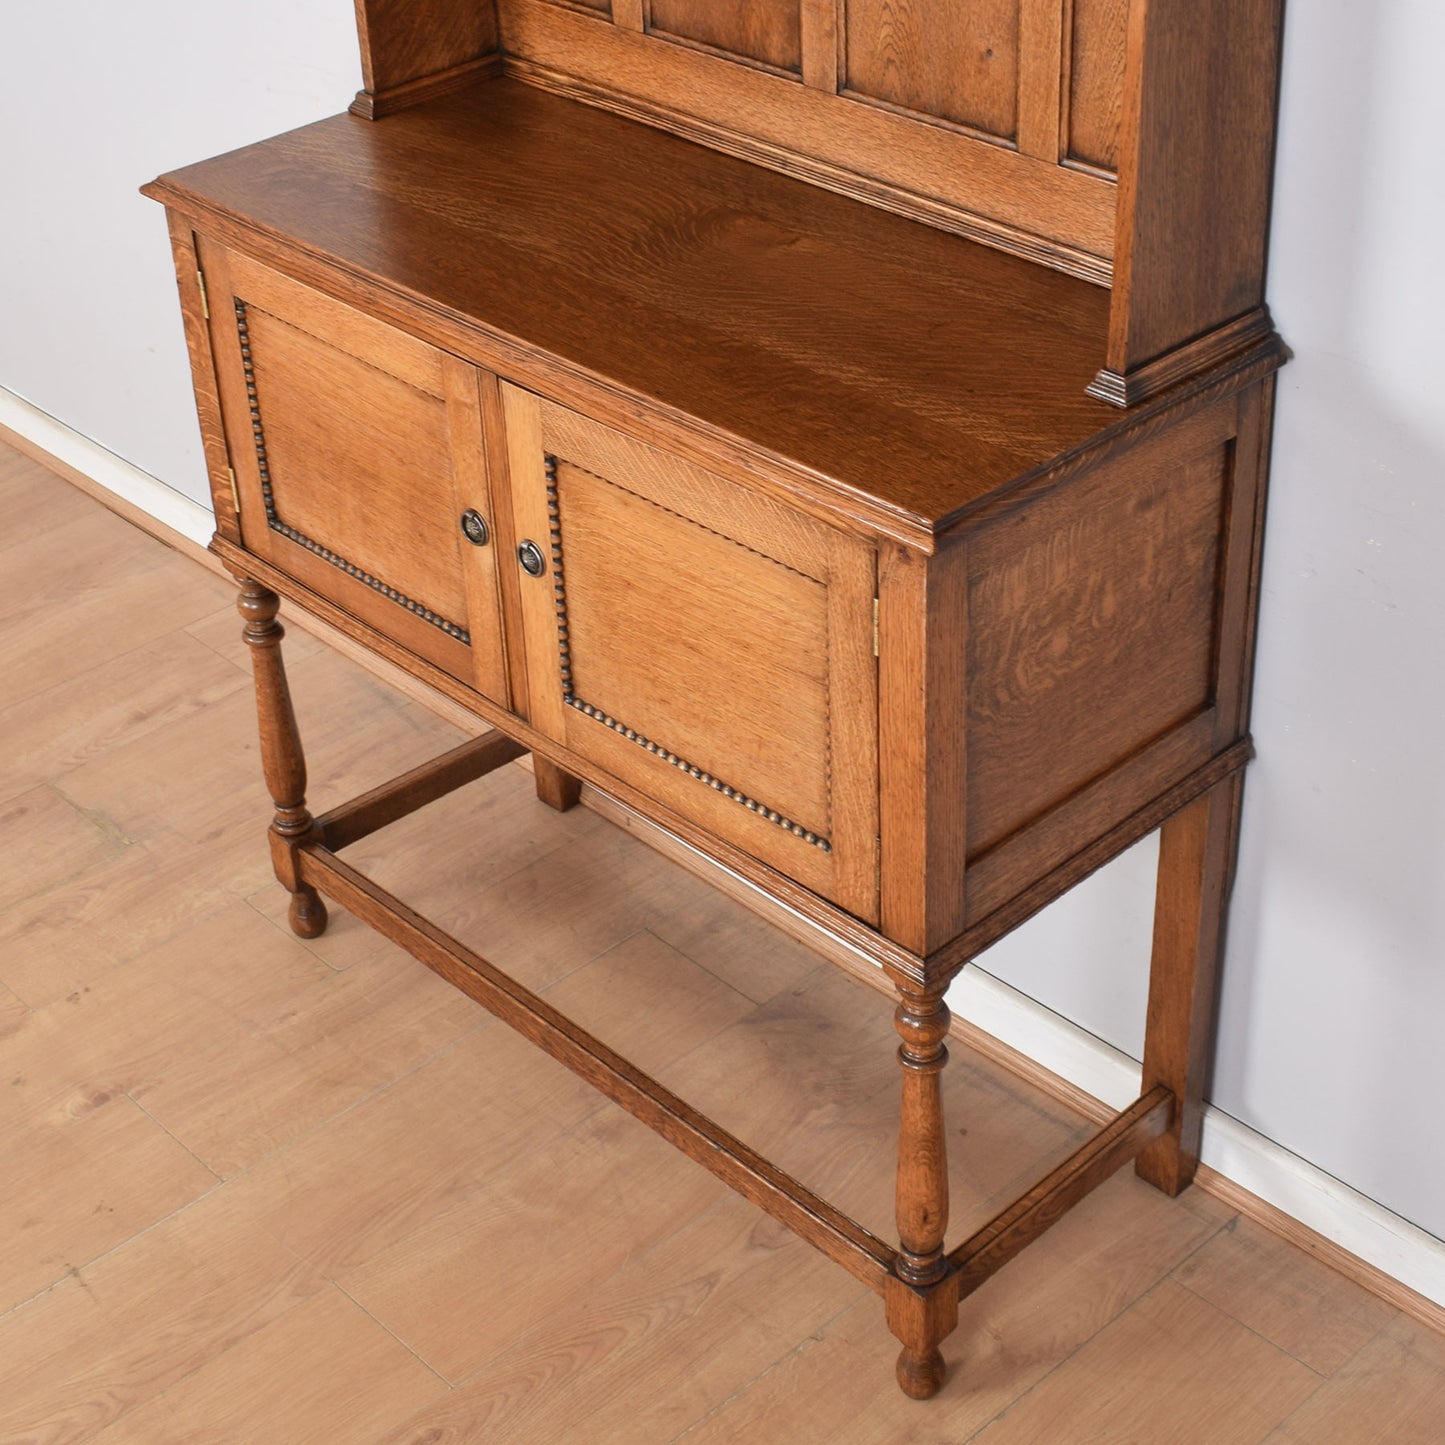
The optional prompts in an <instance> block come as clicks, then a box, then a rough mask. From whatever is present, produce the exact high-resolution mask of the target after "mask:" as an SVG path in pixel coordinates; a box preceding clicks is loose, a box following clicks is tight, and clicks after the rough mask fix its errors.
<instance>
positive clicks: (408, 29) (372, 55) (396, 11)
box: [356, 0, 497, 94]
mask: <svg viewBox="0 0 1445 1445" xmlns="http://www.w3.org/2000/svg"><path fill="white" fill-rule="evenodd" d="M356 26H357V31H358V33H359V34H360V37H361V72H362V76H363V78H364V80H365V83H366V89H367V90H368V91H370V92H372V93H373V94H375V93H377V92H381V91H386V90H391V89H393V88H394V87H396V86H399V85H405V84H406V83H407V82H408V81H413V80H419V79H421V78H422V77H424V76H429V75H435V74H437V73H438V72H439V71H444V70H450V69H452V68H453V67H454V66H458V65H464V64H466V62H467V61H469V60H476V59H477V58H478V57H480V56H483V55H489V54H491V53H492V52H493V51H494V50H496V48H497V7H496V0H466V3H464V4H458V3H456V0H356Z"/></svg>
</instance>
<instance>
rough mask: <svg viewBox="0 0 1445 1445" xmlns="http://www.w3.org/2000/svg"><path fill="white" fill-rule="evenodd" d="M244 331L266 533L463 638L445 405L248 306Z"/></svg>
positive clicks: (464, 602) (462, 597)
mask: <svg viewBox="0 0 1445 1445" xmlns="http://www.w3.org/2000/svg"><path fill="white" fill-rule="evenodd" d="M242 319H243V324H244V326H245V330H246V338H247V344H248V347H249V351H250V358H251V367H252V374H253V382H254V387H255V405H256V413H257V416H258V418H259V424H260V429H259V431H258V432H257V434H256V436H257V440H258V441H259V442H260V444H261V446H262V447H263V448H264V457H265V467H266V475H267V480H268V481H269V484H270V492H271V503H272V509H273V511H274V518H273V521H274V522H277V523H279V524H281V526H282V527H284V528H286V529H288V531H289V532H294V533H297V534H299V535H300V536H301V537H304V538H305V539H307V540H308V541H309V542H311V543H314V544H316V545H317V546H320V547H324V548H326V549H327V550H328V551H329V552H330V553H331V554H332V555H334V556H335V557H336V558H338V559H339V560H340V561H343V562H345V563H347V564H349V565H350V566H352V567H354V568H356V569H358V570H360V571H362V572H365V573H366V574H367V575H368V576H371V577H374V578H376V579H377V580H378V581H379V582H380V583H382V584H384V586H385V587H387V588H390V589H392V590H394V591H396V592H398V593H400V594H402V596H403V597H405V598H407V599H409V600H411V601H414V602H415V603H417V604H418V605H419V606H421V607H424V608H426V609H427V610H429V611H431V612H433V613H435V614H437V615H438V616H440V617H442V618H444V619H447V620H448V621H450V622H452V623H454V624H456V625H458V626H460V627H465V624H466V619H467V600H466V592H465V588H464V586H463V583H462V572H461V562H460V556H459V544H458V540H457V538H458V532H457V525H456V518H455V517H454V516H453V512H454V510H455V508H454V506H453V498H452V473H451V458H450V455H449V441H448V432H447V418H446V407H445V404H444V403H443V402H442V401H441V399H440V398H438V397H435V396H431V395H428V394H427V393H426V392H423V391H419V390H417V389H416V388H415V387H413V386H410V385H408V384H407V383H406V382H404V381H402V380H400V379H399V378H398V377H395V376H393V375H391V374H390V373H388V372H386V371H383V370H381V369H380V368H378V367H375V366H372V365H370V364H369V363H367V362H365V361H362V360H360V359H359V358H358V357H355V356H352V355H351V354H350V353H349V352H346V351H342V350H340V349H339V348H337V347H335V346H332V345H330V344H328V343H327V342H324V341H322V340H320V339H319V338H317V337H315V336H313V335H311V334H310V333H308V332H306V331H303V330H301V329H300V328H298V327H295V326H292V325H289V324H288V323H287V322H285V321H282V320H279V319H278V318H277V317H275V316H272V315H271V314H270V313H268V312H267V311H265V310H263V309H262V308H260V307H258V306H256V305H254V304H248V305H246V306H245V309H244V316H243V318H242ZM282 535H287V533H285V532H283V534H282ZM293 540H294V539H293Z"/></svg>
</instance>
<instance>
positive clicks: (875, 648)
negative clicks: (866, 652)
mask: <svg viewBox="0 0 1445 1445" xmlns="http://www.w3.org/2000/svg"><path fill="white" fill-rule="evenodd" d="M882 655H883V654H882V653H881V652H879V650H878V599H877V598H876V597H875V598H874V599H873V656H874V657H881V656H882Z"/></svg>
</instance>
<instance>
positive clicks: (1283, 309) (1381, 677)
mask: <svg viewBox="0 0 1445 1445" xmlns="http://www.w3.org/2000/svg"><path fill="white" fill-rule="evenodd" d="M1288 10H1289V15H1288V20H1287V24H1286V43H1285V72H1284V91H1283V99H1282V111H1281V129H1280V151H1279V162H1278V169H1277V183H1276V193H1275V219H1274V233H1273V245H1272V252H1271V262H1270V264H1271V276H1270V301H1271V305H1272V306H1273V309H1274V312H1275V315H1276V318H1277V320H1278V322H1279V325H1280V329H1281V330H1282V331H1283V332H1284V335H1285V338H1286V340H1287V341H1288V342H1289V343H1290V345H1291V346H1292V347H1293V349H1294V351H1295V359H1294V361H1293V362H1292V363H1291V364H1290V365H1289V366H1288V367H1287V368H1286V369H1285V371H1284V372H1283V373H1282V374H1281V378H1280V393H1279V411H1278V417H1277V422H1276V429H1275V447H1274V469H1273V478H1272V483H1271V495H1270V513H1269V528H1268V534H1267V542H1266V551H1265V576H1264V596H1263V605H1262V610H1261V618H1260V651H1259V664H1258V679H1257V684H1256V692H1255V710H1254V734H1255V739H1256V742H1257V745H1258V749H1259V757H1258V761H1257V762H1256V763H1255V764H1254V765H1253V767H1252V768H1251V771H1250V775H1249V782H1248V784H1247V786H1246V804H1245V816H1244V836H1243V846H1242V854H1241V870H1240V878H1239V882H1238V884H1237V887H1236V892H1235V900H1234V908H1233V914H1232V919H1231V928H1230V935H1229V943H1228V951H1227V954H1226V959H1225V978H1224V997H1223V1017H1222V1024H1221V1041H1220V1048H1219V1057H1218V1063H1217V1066H1216V1072H1215V1081H1214V1088H1213V1098H1214V1102H1215V1103H1216V1104H1217V1105H1218V1106H1219V1107H1221V1108H1222V1109H1224V1110H1225V1111H1226V1112H1227V1113H1229V1114H1232V1115H1234V1116H1235V1117H1236V1118H1238V1119H1240V1120H1242V1121H1243V1122H1245V1123H1246V1124H1249V1125H1250V1126H1252V1127H1253V1128H1255V1129H1257V1130H1258V1131H1259V1132H1261V1133H1263V1134H1265V1135H1267V1136H1268V1137H1269V1138H1271V1139H1274V1140H1275V1141H1277V1142H1278V1143H1280V1144H1283V1145H1284V1146H1285V1147H1286V1148H1288V1149H1290V1150H1293V1151H1294V1152H1296V1153H1298V1154H1301V1155H1303V1156H1304V1157H1305V1158H1307V1159H1309V1160H1310V1161H1311V1162H1312V1163H1314V1164H1316V1165H1318V1166H1319V1167H1320V1168H1322V1169H1324V1170H1325V1171H1326V1172H1327V1173H1330V1174H1333V1175H1335V1176H1336V1177H1337V1178H1339V1179H1342V1180H1344V1181H1345V1182H1346V1183H1348V1184H1350V1185H1352V1186H1353V1187H1354V1188H1356V1189H1358V1190H1359V1191H1361V1192H1362V1193H1364V1194H1366V1195H1369V1196H1371V1197H1372V1198H1374V1199H1376V1200H1378V1201H1379V1202H1380V1203H1382V1204H1384V1205H1385V1206H1386V1207H1387V1208H1389V1209H1392V1210H1394V1211H1395V1212H1396V1213H1398V1214H1402V1215H1404V1216H1405V1217H1406V1218H1407V1219H1410V1220H1413V1221H1414V1222H1415V1223H1416V1224H1419V1225H1420V1226H1421V1227H1422V1228H1424V1229H1427V1230H1429V1231H1430V1232H1431V1233H1433V1234H1435V1235H1437V1236H1442V1237H1445V1131H1442V1129H1441V1126H1440V1121H1439V1107H1440V1100H1441V1097H1442V1078H1445V1072H1442V1054H1445V1039H1442V1028H1445V565H1442V554H1445V350H1442V345H1441V336H1442V333H1445V282H1442V274H1445V271H1442V267H1445V258H1442V249H1441V248H1442V241H1441V238H1442V236H1445V162H1442V160H1441V158H1440V155H1439V137H1440V136H1441V135H1445V87H1442V86H1441V85H1440V82H1439V78H1438V75H1437V74H1435V73H1434V72H1435V69H1436V64H1437V62H1438V59H1439V56H1440V55H1441V54H1442V53H1445V8H1442V7H1441V6H1440V5H1439V4H1438V3H1435V0H1373V3H1371V4H1364V5H1362V4H1354V3H1347V0H1289V5H1288ZM1152 856H1153V855H1152V845H1146V846H1141V847H1140V848H1139V849H1137V850H1135V854H1134V855H1131V856H1129V857H1126V858H1124V859H1121V860H1120V861H1119V863H1117V864H1116V865H1114V867H1113V868H1112V869H1111V870H1109V871H1108V872H1107V873H1105V874H1102V875H1100V876H1099V877H1097V878H1095V879H1093V880H1091V881H1090V883H1089V884H1088V885H1086V886H1085V887H1084V888H1083V889H1080V890H1079V891H1078V892H1077V893H1076V894H1075V895H1074V896H1072V897H1071V898H1069V899H1068V900H1066V901H1065V902H1064V903H1063V904H1062V905H1060V907H1059V908H1058V909H1056V910H1055V914H1054V916H1049V915H1045V916H1043V917H1041V918H1039V919H1038V920H1036V921H1035V923H1034V924H1032V925H1030V927H1029V928H1028V929H1027V930H1025V931H1024V932H1023V933H1021V934H1018V935H1015V936H1014V937H1013V938H1011V939H1009V940H1007V941H1006V942H1005V943H1004V944H1002V945H1000V946H999V947H998V948H996V949H994V950H993V951H992V952H991V953H990V954H989V955H987V956H986V957H985V958H984V960H983V966H984V967H986V968H987V969H989V970H990V971H992V972H995V973H997V974H998V976H999V977H1001V978H1004V979H1005V980H1006V981H1008V982H1010V983H1012V984H1014V985H1015V986H1016V987H1018V988H1019V989H1021V990H1022V991H1023V992H1025V993H1027V994H1029V995H1030V996H1031V997H1033V998H1036V999H1038V1000H1040V1001H1041V1002H1043V1003H1046V1004H1048V1005H1049V1006H1050V1007H1051V1008H1054V1009H1057V1010H1058V1011H1059V1012H1061V1013H1063V1014H1065V1015H1067V1016H1068V1017H1070V1018H1072V1019H1074V1020H1076V1021H1077V1022H1080V1023H1082V1024H1083V1025H1084V1026H1085V1027H1087V1028H1088V1029H1090V1030H1091V1031H1092V1032H1094V1033H1097V1034H1099V1035H1100V1036H1101V1037H1103V1038H1105V1039H1107V1040H1108V1041H1110V1042H1111V1043H1113V1044H1115V1045H1116V1046H1118V1047H1120V1048H1123V1049H1124V1050H1125V1051H1126V1052H1128V1053H1131V1054H1133V1055H1134V1056H1135V1057H1138V1052H1139V1048H1140V1042H1141V1039H1142V1034H1143V1010H1144V992H1143V978H1142V970H1141V968H1140V967H1139V961H1140V960H1141V959H1142V958H1143V957H1145V956H1146V955H1147V950H1148V938H1149V924H1148V920H1149V915H1150V909H1151V896H1150V888H1151V884H1152V877H1151V873H1150V868H1151V865H1152Z"/></svg>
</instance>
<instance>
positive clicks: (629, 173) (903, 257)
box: [152, 80, 1120, 530]
mask: <svg viewBox="0 0 1445 1445" xmlns="http://www.w3.org/2000/svg"><path fill="white" fill-rule="evenodd" d="M152 194H154V195H156V196H157V197H159V198H160V199H163V200H165V201H167V202H168V203H169V204H173V205H177V206H179V207H180V208H181V209H183V210H186V211H189V212H197V211H199V212H202V213H210V214H213V215H219V216H221V217H223V218H225V219H227V220H231V221H236V222H239V223H240V224H241V225H243V226H244V227H245V228H247V229H249V230H257V229H259V230H261V231H263V232H265V233H269V234H270V235H272V236H274V237H279V238H281V239H282V240H284V241H285V242H286V243H288V244H292V245H298V246H300V247H301V248H302V249H303V250H305V251H307V252H309V253H311V254H312V255H314V256H320V257H323V258H325V259H327V260H328V261H330V262H332V263H334V264H337V265H339V266H340V267H341V268H342V269H343V270H345V271H347V272H349V273H352V274H353V275H356V276H359V277H361V278H362V279H364V280H366V281H370V282H373V283H379V284H380V285H381V286H382V287H384V288H386V289H388V290H391V291H393V292H396V293H398V294H399V295H401V296H402V297H404V298H407V299H408V300H412V301H419V302H420V303H421V304H422V305H423V306H424V307H426V308H428V309H430V310H432V311H438V310H439V311H441V312H442V313H443V314H444V315H448V316H450V317H451V318H453V319H456V320H460V321H461V322H463V323H464V324H465V325H468V326H474V327H479V328H481V329H482V330H483V331H485V332H487V333H489V334H491V335H492V336H497V337H501V338H503V339H504V340H506V341H507V342H510V343H515V344H518V345H520V346H521V347H522V348H523V349H524V350H525V351H528V352H539V353H545V354H546V355H547V356H549V357H551V358H555V359H557V360H558V361H560V362H561V363H563V364H564V366H567V367H570V368H574V369H580V370H582V371H584V372H586V373H589V374H591V376H592V377H594V378H600V379H601V380H603V381H604V382H606V383H609V384H611V385H613V386H617V387H621V388H623V389H624V390H625V391H627V392H631V393H635V394H636V395H638V396H640V397H643V398H646V399H649V400H652V401H655V402H659V403H661V404H663V405H664V406H665V407H669V408H675V409H676V410H677V411H679V412H682V413H685V414H687V415H689V416H692V417H696V418H698V419H700V420H701V421H703V422H704V423H706V424H708V425H709V426H711V427H715V428H717V429H719V430H720V431H722V432H724V433H727V434H729V435H730V436H732V437H735V438H740V439H741V440H742V441H743V442H744V443H746V444H748V445H750V446H753V447H757V448H760V449H762V450H763V451H765V452H770V453H774V454H776V455H778V456H780V457H782V458H784V459H786V460H788V461H789V462H792V463H795V464H799V465H801V466H803V467H804V468H806V469H808V470H810V471H812V472H816V473H819V474H821V475H822V476H823V477H825V478H827V479H828V480H829V481H830V482H831V483H836V484H841V486H842V487H843V488H845V489H847V490H850V491H853V492H856V493H857V494H859V495H860V496H862V497H864V498H868V499H871V504H872V505H876V506H878V507H880V508H881V509H883V510H884V511H886V512H889V513H894V514H897V515H898V516H899V517H900V518H903V519H908V520H910V521H916V522H917V523H920V524H922V525H923V526H924V527H926V528H927V529H929V530H934V529H937V528H940V527H941V526H943V525H946V523H947V522H948V520H949V518H950V517H951V516H952V515H954V514H955V513H957V512H958V511H959V510H960V509H961V508H964V507H967V506H969V505H970V504H971V503H973V502H976V501H978V500H979V499H980V498H982V497H984V496H986V495H987V494H988V493H989V492H991V491H993V490H994V489H996V488H997V487H999V486H1002V485H1004V484H1006V483H1008V482H1010V481H1012V480H1013V479H1015V478H1017V477H1019V476H1021V475H1025V474H1028V473H1030V472H1033V471H1035V470H1037V469H1038V468H1040V467H1042V466H1045V465H1047V464H1048V463H1049V462H1051V461H1052V460H1053V459H1054V458H1056V457H1058V456H1059V455H1060V454H1062V453H1065V452H1068V451H1070V450H1072V449H1073V448H1075V447H1076V446H1078V445H1080V444H1081V443H1083V442H1085V441H1086V440H1088V439H1089V438H1090V437H1092V436H1094V435H1095V434H1096V433H1098V432H1100V431H1102V430H1104V429H1105V428H1107V427H1110V426H1111V425H1113V424H1115V423H1116V422H1117V421H1118V420H1119V418H1120V413H1119V412H1118V411H1116V410H1115V409H1114V408H1112V407H1109V406H1107V405H1105V404H1104V403H1102V402H1099V401H1096V400H1094V399H1092V398H1090V397H1088V396H1086V395H1085V394H1084V387H1085V386H1086V385H1087V383H1088V382H1089V380H1090V378H1091V377H1092V376H1093V374H1094V371H1095V370H1096V368H1097V366H1098V363H1099V359H1100V356H1101V354H1102V345H1103V337H1104V334H1105V329H1106V326H1107V311H1108V299H1109V298H1108V293H1107V292H1106V291H1103V290H1101V289H1099V288H1097V287H1095V286H1091V285H1089V284H1088V283H1086V282H1083V281H1079V280H1076V279H1074V278H1071V277H1068V276H1064V275H1061V274H1059V273H1057V272H1054V271H1051V270H1048V269H1046V268H1045V267H1042V266H1036V265H1031V264H1029V263H1028V262H1026V261H1022V260H1019V259H1017V258H1014V257H1011V256H1007V255H1004V254H1002V253H1000V252H996V251H993V250H990V249H988V248H986V247H983V246H980V245H978V244H976V243H973V242H970V241H967V240H963V239H961V238H959V237H956V236H952V235H948V234H946V233H944V232H941V231H937V230H934V229H931V228H930V227H927V226H924V225H921V224H918V223H915V222H912V221H908V220H905V219H902V218H900V217H897V216H894V215H890V214H888V213H886V212H884V211H880V210H877V209H874V208H873V207H870V206H867V205H864V204H862V203H860V202H857V201H853V200H850V199H848V198H846V197H842V196H838V195H835V194H832V193H830V192H827V191H824V190H821V189H818V188H816V187H814V186H811V185H809V184H806V183H804V182H801V181H797V180H793V179H790V178H788V177H785V176H782V175H778V174H775V173H773V172H771V171H767V170H763V169H760V168H758V167H755V166H752V165H749V164H747V163H745V162H743V161H739V160H735V159H733V158H731V157H728V156H725V155H720V154H717V153H715V152H712V151H709V150H706V149H704V148H702V147H700V146H697V145H694V144H691V143H689V142H687V141H684V140H680V139H677V138H675V137H673V136H670V135H666V134H664V133H662V132H660V131H656V130H653V129H651V128H649V127H647V126H644V125H641V124H638V123H636V122H633V121H629V120H626V119H623V118H621V117H618V116H615V115H611V114H608V113H606V112H603V111H601V110H597V109H594V108H592V107H588V106H585V105H582V104H580V103H578V102H575V101H570V100H566V99H563V98H560V97H557V96H554V95H550V94H547V93H545V92H543V91H540V90H538V89H535V88H533V87H529V86H526V85H523V84H520V83H518V82H516V81H511V80H496V81H492V82H489V83H486V84H483V85H479V86H476V87H474V88H472V89H470V90H468V91H466V92H463V93H461V94H459V95H455V96H451V97H448V98H446V99H443V100H437V101H432V102H429V103H426V104H424V105H419V106H417V107H415V108H414V109H411V110H407V111H403V112H401V113H398V114H396V115H393V116H390V117H388V118H386V119H385V120H382V121H376V122H373V121H366V120H363V119H360V118H358V117H356V116H352V115H341V116H336V117H334V118H332V119H330V120H325V121H321V122H319V123H317V124H315V125H311V126H307V127H305V128H303V129H301V130H297V131H293V132H290V133H289V134H286V135H282V136H278V137H275V138H274V139H272V140H268V141H263V142H261V143H260V144H258V145H254V146H250V147H247V148H246V149H243V150H239V151H234V152H232V153H231V154H229V155H225V156H221V157H218V158H217V159H215V160H210V161H205V162H203V163H201V164H199V165H195V166H191V167H188V168H186V169H184V170H180V171H176V172H173V173H172V174H170V175H168V176H165V177H163V178H162V180H161V182H160V183H158V185H157V187H156V188H154V189H153V190H152ZM519 379H523V380H525V379H526V378H519Z"/></svg>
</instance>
